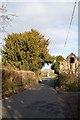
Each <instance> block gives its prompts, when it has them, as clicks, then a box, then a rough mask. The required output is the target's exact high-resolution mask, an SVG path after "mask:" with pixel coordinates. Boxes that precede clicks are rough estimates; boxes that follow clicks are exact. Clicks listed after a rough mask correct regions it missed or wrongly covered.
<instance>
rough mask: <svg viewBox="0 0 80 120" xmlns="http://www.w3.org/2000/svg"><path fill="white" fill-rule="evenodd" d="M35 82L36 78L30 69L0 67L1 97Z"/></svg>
mask: <svg viewBox="0 0 80 120" xmlns="http://www.w3.org/2000/svg"><path fill="white" fill-rule="evenodd" d="M34 84H37V78H36V75H35V73H34V72H32V71H18V70H8V69H2V97H3V98H4V97H5V96H10V95H11V94H14V93H17V92H19V91H21V90H24V89H26V88H27V87H28V86H30V85H31V86H32V85H34Z"/></svg>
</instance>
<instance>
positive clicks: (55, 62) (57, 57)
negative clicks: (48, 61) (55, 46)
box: [51, 55, 64, 73]
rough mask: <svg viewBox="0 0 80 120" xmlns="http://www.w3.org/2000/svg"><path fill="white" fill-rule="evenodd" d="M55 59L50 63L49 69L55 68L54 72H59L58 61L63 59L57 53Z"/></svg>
mask: <svg viewBox="0 0 80 120" xmlns="http://www.w3.org/2000/svg"><path fill="white" fill-rule="evenodd" d="M54 60H55V61H53V62H52V65H51V69H52V70H55V73H59V65H60V62H61V61H63V60H64V58H63V57H62V56H61V55H59V56H56V57H55V59H54Z"/></svg>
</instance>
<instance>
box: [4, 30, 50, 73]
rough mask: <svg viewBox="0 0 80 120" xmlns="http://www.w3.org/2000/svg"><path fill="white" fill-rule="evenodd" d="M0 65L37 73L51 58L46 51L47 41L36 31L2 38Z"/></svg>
mask: <svg viewBox="0 0 80 120" xmlns="http://www.w3.org/2000/svg"><path fill="white" fill-rule="evenodd" d="M4 41H5V45H4V46H3V50H2V64H3V65H4V66H11V67H13V68H18V69H19V70H31V71H37V70H38V69H41V68H42V67H43V65H44V63H45V62H48V61H49V58H50V57H51V56H50V54H49V51H48V45H49V39H46V38H45V37H44V35H42V34H41V33H40V32H38V31H37V30H34V29H31V31H28V32H23V33H19V34H17V33H12V34H9V35H8V36H7V37H5V38H4Z"/></svg>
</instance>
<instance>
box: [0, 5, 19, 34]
mask: <svg viewBox="0 0 80 120" xmlns="http://www.w3.org/2000/svg"><path fill="white" fill-rule="evenodd" d="M14 17H17V16H16V15H15V14H11V13H10V14H8V11H7V4H6V5H5V4H4V3H2V5H1V6H0V32H5V28H6V27H7V26H8V25H9V24H10V22H12V21H13V18H14Z"/></svg>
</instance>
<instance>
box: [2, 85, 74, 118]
mask: <svg viewBox="0 0 80 120" xmlns="http://www.w3.org/2000/svg"><path fill="white" fill-rule="evenodd" d="M2 103H3V104H2V113H3V115H2V117H3V118H16V119H17V118H18V119H19V118H71V117H72V115H71V111H70V109H69V106H67V104H66V103H65V101H64V100H63V99H62V98H60V96H59V95H58V93H57V92H56V91H55V90H54V89H53V88H52V87H49V86H47V85H44V84H39V85H36V86H35V87H33V88H31V89H29V90H25V91H23V92H20V93H18V94H15V95H13V96H11V97H9V98H7V99H4V100H3V101H2Z"/></svg>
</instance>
